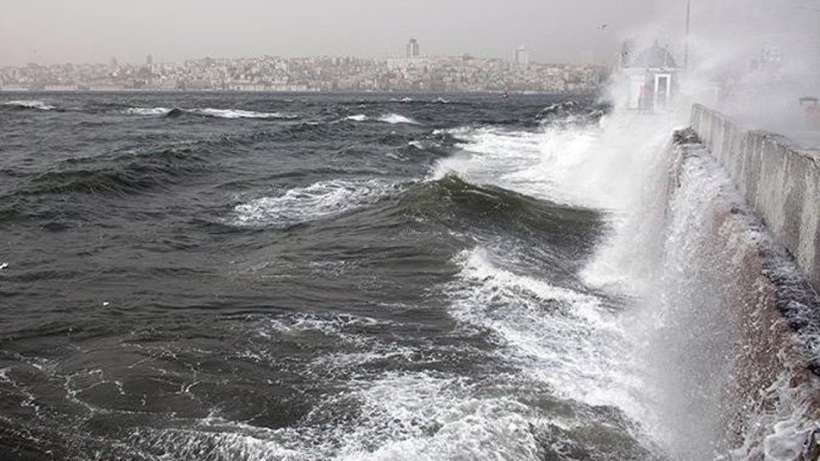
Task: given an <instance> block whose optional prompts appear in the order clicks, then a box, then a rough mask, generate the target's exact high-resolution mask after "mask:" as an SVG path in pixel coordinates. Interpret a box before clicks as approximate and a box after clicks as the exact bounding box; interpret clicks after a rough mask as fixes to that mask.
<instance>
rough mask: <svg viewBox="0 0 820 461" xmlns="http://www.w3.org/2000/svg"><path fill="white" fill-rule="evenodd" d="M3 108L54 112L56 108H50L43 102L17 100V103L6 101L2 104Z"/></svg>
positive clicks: (50, 106) (49, 105)
mask: <svg viewBox="0 0 820 461" xmlns="http://www.w3.org/2000/svg"><path fill="white" fill-rule="evenodd" d="M2 105H4V106H13V107H23V108H26V109H37V110H54V109H56V108H57V107H56V106H52V105H51V104H46V103H45V102H43V101H37V100H18V101H7V102H4V103H2Z"/></svg>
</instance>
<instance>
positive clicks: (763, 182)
mask: <svg viewBox="0 0 820 461" xmlns="http://www.w3.org/2000/svg"><path fill="white" fill-rule="evenodd" d="M691 123H692V128H693V129H694V131H695V132H696V133H697V135H698V137H699V138H700V139H701V140H702V142H703V143H704V144H705V146H706V147H707V148H708V149H709V151H710V152H711V153H712V155H713V156H714V157H715V158H716V159H717V160H718V161H719V162H720V163H721V164H722V165H723V167H724V169H725V170H726V171H727V172H728V173H729V176H730V177H731V178H732V180H733V181H734V183H735V185H736V186H737V187H738V189H739V190H740V192H741V193H742V194H743V195H744V197H745V198H746V201H747V202H748V204H749V205H750V206H751V207H752V208H753V209H754V210H755V212H756V213H757V214H758V215H759V216H760V217H761V218H762V219H763V221H764V222H765V223H766V225H767V227H768V228H769V230H770V231H771V233H772V234H773V235H774V237H775V239H776V240H777V242H778V243H780V244H782V245H783V246H785V247H786V248H787V249H788V251H789V252H790V253H791V254H792V256H793V257H794V259H795V261H796V262H797V265H798V267H800V269H801V270H802V271H803V272H804V273H805V275H806V277H807V278H808V279H809V281H810V283H811V284H812V286H813V287H814V289H815V290H817V291H820V231H819V230H818V225H819V224H820V221H818V219H819V218H820V152H817V151H810V150H804V149H801V148H799V147H798V146H796V145H795V144H794V143H792V142H791V141H790V140H789V139H787V138H784V137H782V136H779V135H776V134H773V133H768V132H765V131H750V130H746V129H744V128H742V127H740V126H739V125H737V124H736V123H735V122H734V121H732V120H731V119H730V118H729V117H727V116H725V115H723V114H721V113H719V112H716V111H714V110H711V109H709V108H707V107H705V106H702V105H699V104H696V105H695V106H694V107H693V109H692V120H691Z"/></svg>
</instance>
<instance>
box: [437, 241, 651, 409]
mask: <svg viewBox="0 0 820 461" xmlns="http://www.w3.org/2000/svg"><path fill="white" fill-rule="evenodd" d="M496 252H498V249H492V248H485V247H476V248H473V249H471V250H465V251H463V252H462V253H460V254H459V255H457V256H456V257H455V262H456V264H458V265H459V266H460V267H461V271H460V273H459V275H458V278H457V280H456V281H455V282H453V283H451V284H450V286H449V287H448V289H447V292H448V296H449V298H450V302H451V307H450V312H451V314H452V315H453V316H454V317H456V318H457V319H459V320H461V321H462V322H464V323H465V324H467V325H474V326H475V327H478V328H480V329H482V330H484V331H488V332H489V333H490V334H491V335H493V336H494V338H495V342H497V343H498V344H500V345H501V346H502V349H501V350H500V351H499V352H498V353H499V354H502V355H503V356H504V358H505V359H506V360H510V361H511V362H513V363H516V364H518V365H519V366H520V368H521V370H522V372H523V373H525V374H526V375H527V376H528V377H530V378H531V379H534V380H537V381H541V382H543V383H545V384H547V385H549V386H550V387H552V388H553V389H554V390H555V392H556V393H557V394H558V395H561V396H564V397H570V398H572V399H574V400H576V401H580V402H584V403H586V404H589V405H614V406H617V407H619V408H622V409H630V410H631V411H630V412H631V413H639V412H643V411H646V410H645V408H644V406H643V403H642V402H639V401H636V400H634V398H633V397H631V396H632V395H633V391H636V390H638V389H635V388H634V386H633V384H630V383H634V382H635V377H634V376H628V375H624V374H621V373H624V371H625V370H628V369H629V367H628V366H627V364H626V363H625V361H626V360H628V359H627V357H626V356H625V355H624V352H625V351H627V350H628V349H627V348H628V346H629V344H630V343H629V341H628V338H627V337H626V336H625V335H624V332H623V331H622V330H621V327H620V326H619V323H618V316H617V313H616V312H612V311H611V310H610V309H608V308H606V307H605V304H604V302H603V301H604V300H603V299H602V298H599V297H598V296H596V295H592V294H587V293H584V292H580V291H576V290H574V289H570V288H565V287H559V286H555V285H553V284H551V283H548V282H547V281H545V280H542V279H540V278H535V277H532V276H529V275H520V274H517V273H515V272H514V269H507V268H505V267H502V266H501V264H502V263H503V264H509V263H510V261H509V259H510V258H509V257H507V255H506V252H504V253H505V254H504V255H501V254H495V253H496Z"/></svg>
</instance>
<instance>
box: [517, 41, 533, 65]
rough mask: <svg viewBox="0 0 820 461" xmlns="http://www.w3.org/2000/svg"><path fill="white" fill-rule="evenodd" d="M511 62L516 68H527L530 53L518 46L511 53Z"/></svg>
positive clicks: (523, 47)
mask: <svg viewBox="0 0 820 461" xmlns="http://www.w3.org/2000/svg"><path fill="white" fill-rule="evenodd" d="M513 62H515V65H517V66H518V67H527V66H529V65H530V52H529V51H527V47H525V46H524V45H521V46H519V47H518V48H516V49H515V51H514V52H513Z"/></svg>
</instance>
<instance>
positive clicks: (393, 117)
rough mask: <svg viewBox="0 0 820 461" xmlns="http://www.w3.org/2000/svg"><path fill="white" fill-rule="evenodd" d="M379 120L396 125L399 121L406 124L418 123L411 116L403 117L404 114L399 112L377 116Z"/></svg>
mask: <svg viewBox="0 0 820 461" xmlns="http://www.w3.org/2000/svg"><path fill="white" fill-rule="evenodd" d="M379 121H380V122H384V123H389V124H391V125H398V124H400V123H404V124H408V125H420V123H419V122H417V121H415V120H413V119H412V118H409V117H405V116H404V115H399V114H392V113H391V114H385V115H382V116H381V117H379Z"/></svg>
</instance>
